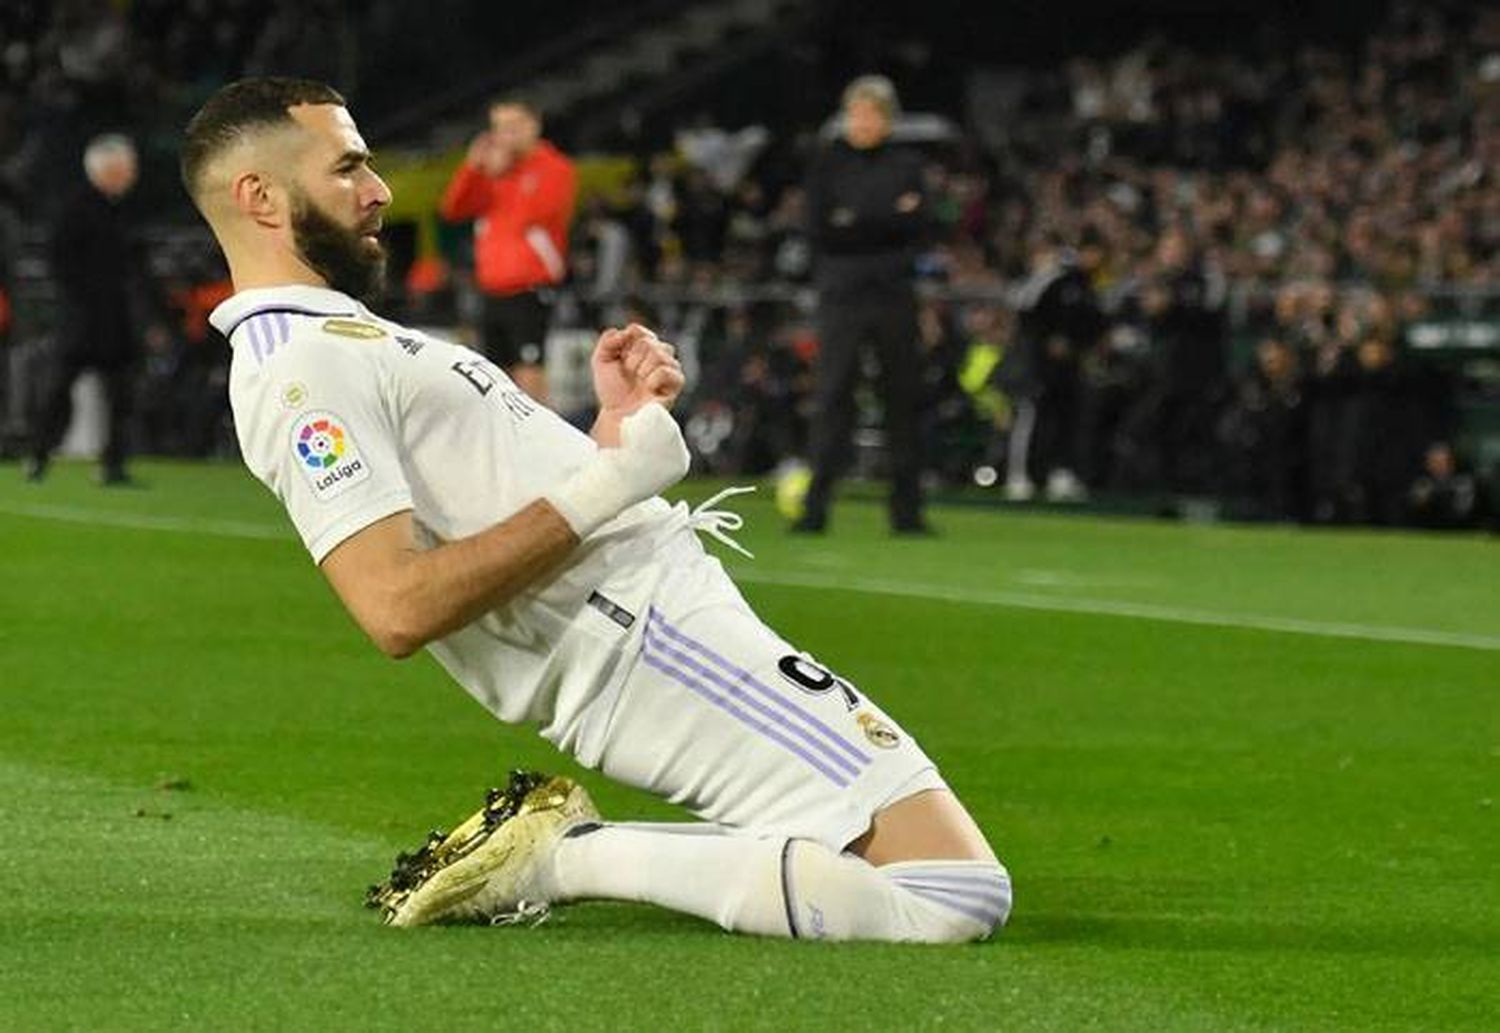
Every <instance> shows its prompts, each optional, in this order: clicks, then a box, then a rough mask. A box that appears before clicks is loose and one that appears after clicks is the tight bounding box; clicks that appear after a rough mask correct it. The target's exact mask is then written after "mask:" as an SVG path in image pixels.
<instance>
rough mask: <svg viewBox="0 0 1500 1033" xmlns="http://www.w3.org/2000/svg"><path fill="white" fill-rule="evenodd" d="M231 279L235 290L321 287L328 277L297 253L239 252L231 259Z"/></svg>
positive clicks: (324, 284)
mask: <svg viewBox="0 0 1500 1033" xmlns="http://www.w3.org/2000/svg"><path fill="white" fill-rule="evenodd" d="M229 279H230V281H231V282H232V283H233V284H234V291H235V293H236V294H238V293H239V292H241V291H248V290H256V289H259V288H263V287H321V288H323V289H324V290H328V289H330V288H329V285H328V281H327V280H325V279H324V278H323V277H322V276H321V275H320V274H319V273H318V272H317V271H316V270H314V269H313V268H312V267H311V266H309V265H308V264H307V263H306V262H304V261H302V259H301V258H300V257H298V256H295V255H267V256H263V257H252V256H237V257H231V258H230V259H229Z"/></svg>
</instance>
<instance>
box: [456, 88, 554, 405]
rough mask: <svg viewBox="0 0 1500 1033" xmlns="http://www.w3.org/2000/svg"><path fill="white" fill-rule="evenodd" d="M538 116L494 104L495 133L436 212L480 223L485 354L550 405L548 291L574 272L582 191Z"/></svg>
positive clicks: (518, 104) (481, 141) (476, 147)
mask: <svg viewBox="0 0 1500 1033" xmlns="http://www.w3.org/2000/svg"><path fill="white" fill-rule="evenodd" d="M541 132H542V121H541V117H540V116H539V115H538V114H537V112H536V111H535V109H533V108H532V107H531V106H530V105H528V104H526V103H524V102H522V101H518V100H499V101H496V102H495V103H494V104H492V105H490V128H489V129H488V130H487V131H486V132H483V133H480V134H479V135H478V136H476V137H475V138H474V141H473V143H471V144H470V145H469V153H468V156H467V157H466V158H465V159H464V162H463V164H462V165H460V166H459V168H458V171H457V172H456V173H454V176H453V180H452V182H450V183H449V184H448V189H447V190H446V191H445V192H444V193H443V201H442V206H441V208H440V209H439V210H440V212H441V214H442V216H443V218H444V219H447V220H449V221H450V222H460V221H462V220H465V219H473V220H474V273H475V278H476V280H477V281H478V284H479V289H480V290H481V291H482V292H483V294H484V316H483V320H482V323H481V330H480V334H481V339H482V345H483V348H484V352H485V354H486V355H488V356H489V358H490V360H491V361H492V362H494V363H495V364H496V365H498V366H500V367H501V368H502V369H504V370H505V371H506V372H507V373H509V374H510V375H511V377H512V378H513V379H514V380H515V381H516V383H517V384H519V385H520V387H521V388H522V389H523V390H525V391H526V392H527V393H528V394H530V395H531V396H532V397H534V398H538V399H541V400H543V401H545V400H546V394H547V382H546V379H545V375H544V371H543V359H544V353H543V343H544V341H545V339H546V336H547V317H548V310H547V303H546V302H545V301H544V300H543V297H542V292H543V291H544V290H546V288H548V287H551V286H553V285H554V284H557V283H560V282H561V281H562V279H563V277H564V276H565V275H566V273H567V257H568V223H569V221H570V220H571V219H572V218H573V202H574V199H575V197H576V196H577V193H578V176H577V173H576V172H575V171H574V169H573V163H572V162H571V161H569V160H568V159H567V158H566V157H564V155H563V153H562V152H561V151H559V150H558V149H557V148H556V147H554V146H552V144H550V143H548V142H547V141H546V140H543V139H542V138H541Z"/></svg>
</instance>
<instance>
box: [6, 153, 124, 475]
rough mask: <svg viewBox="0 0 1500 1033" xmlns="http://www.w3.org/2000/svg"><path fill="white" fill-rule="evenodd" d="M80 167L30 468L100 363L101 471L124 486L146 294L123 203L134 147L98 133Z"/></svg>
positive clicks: (39, 461) (41, 464)
mask: <svg viewBox="0 0 1500 1033" xmlns="http://www.w3.org/2000/svg"><path fill="white" fill-rule="evenodd" d="M84 167H85V171H86V172H87V174H88V180H89V182H88V185H87V186H85V187H83V188H81V189H80V190H79V191H78V192H77V193H76V194H75V195H74V196H72V197H71V198H69V199H68V200H67V201H66V202H65V203H64V205H63V207H62V210H61V214H60V215H59V217H58V220H57V224H56V226H55V227H54V229H53V233H52V239H51V241H50V247H49V252H50V253H49V258H50V261H51V266H52V275H53V278H54V279H55V280H56V282H57V288H58V296H59V300H60V303H61V304H60V320H59V326H58V330H57V340H56V343H55V347H54V355H53V368H52V371H51V378H50V383H49V384H48V387H47V390H46V393H45V396H44V401H43V403H42V406H41V413H40V418H39V426H38V427H37V428H35V434H34V440H33V442H32V454H31V458H30V460H29V462H28V463H27V467H26V474H27V477H28V478H29V479H30V480H34V481H39V480H41V479H42V478H43V477H44V476H45V475H46V472H47V466H48V463H49V461H50V459H51V456H52V451H53V449H55V448H56V447H57V446H58V443H59V442H60V441H61V440H62V437H63V434H64V432H65V431H66V430H67V428H68V422H69V420H70V419H71V417H72V412H73V407H72V403H71V392H72V388H73V382H74V381H75V380H77V379H78V377H79V375H80V374H82V373H83V371H84V370H86V369H94V370H96V371H97V372H98V374H99V377H100V379H101V380H102V381H103V382H104V394H105V398H106V400H107V402H108V405H109V428H108V436H107V438H106V440H105V444H104V452H103V454H102V455H101V456H100V471H99V479H100V482H101V483H103V484H125V483H128V481H129V477H128V475H127V474H126V471H125V457H126V454H127V445H128V442H127V441H126V437H127V430H128V427H129V422H130V415H131V401H132V399H131V390H132V386H133V385H132V379H133V373H134V366H135V360H136V358H137V356H138V354H139V351H140V337H141V329H142V325H143V323H144V321H145V313H144V311H143V310H144V299H145V297H146V294H147V288H146V286H145V282H144V279H143V271H142V266H143V256H142V253H141V251H140V248H139V245H138V243H137V241H136V239H135V237H134V235H133V233H132V232H131V229H130V227H129V225H128V222H127V220H126V216H125V214H124V212H123V211H122V210H121V207H120V203H121V200H122V199H123V198H124V196H125V195H126V194H128V193H129V192H130V190H131V188H132V187H134V185H135V181H136V167H137V166H136V154H135V148H134V146H133V145H132V144H131V143H130V141H129V140H127V139H126V138H124V137H120V136H113V135H110V136H103V137H99V138H97V139H95V140H94V141H93V142H92V143H90V145H89V148H88V150H87V151H86V152H85V154H84Z"/></svg>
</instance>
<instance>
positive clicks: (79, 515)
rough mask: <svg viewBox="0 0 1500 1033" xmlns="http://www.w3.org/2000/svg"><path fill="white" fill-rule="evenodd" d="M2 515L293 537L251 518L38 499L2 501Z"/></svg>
mask: <svg viewBox="0 0 1500 1033" xmlns="http://www.w3.org/2000/svg"><path fill="white" fill-rule="evenodd" d="M0 514H5V515H8V516H21V517H35V518H37V519H39V520H59V521H62V522H63V523H68V524H89V525H93V526H100V527H128V528H131V529H133V530H137V531H176V532H179V533H182V534H209V535H215V536H217V537H221V538H255V539H259V540H262V541H271V540H276V541H281V540H284V539H287V538H290V537H291V532H290V529H289V528H287V527H285V526H284V525H281V524H263V523H252V522H251V521H248V520H209V519H203V520H200V519H198V518H196V517H174V516H162V515H159V514H156V513H114V512H111V511H109V510H103V509H89V508H87V507H86V506H49V505H45V504H42V503H34V502H0Z"/></svg>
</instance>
